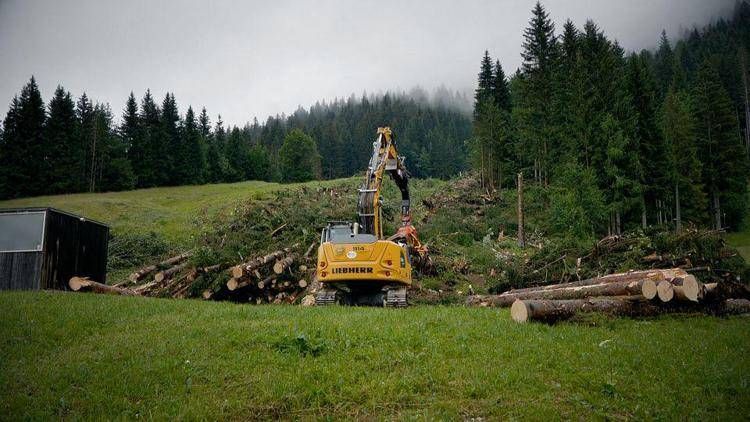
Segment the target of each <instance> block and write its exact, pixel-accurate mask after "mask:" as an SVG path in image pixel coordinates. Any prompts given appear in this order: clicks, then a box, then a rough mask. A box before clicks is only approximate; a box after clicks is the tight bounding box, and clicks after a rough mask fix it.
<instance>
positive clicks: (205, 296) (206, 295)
mask: <svg viewBox="0 0 750 422" xmlns="http://www.w3.org/2000/svg"><path fill="white" fill-rule="evenodd" d="M213 295H214V292H212V291H211V290H208V289H207V290H204V291H203V299H205V300H208V299H211V296H213Z"/></svg>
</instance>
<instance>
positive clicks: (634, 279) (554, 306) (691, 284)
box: [467, 268, 750, 322]
mask: <svg viewBox="0 0 750 422" xmlns="http://www.w3.org/2000/svg"><path fill="white" fill-rule="evenodd" d="M740 290H742V289H740ZM735 291H736V289H735ZM742 292H744V294H747V291H746V290H742ZM731 294H732V293H731V292H729V291H727V289H723V290H722V289H719V288H718V285H717V284H716V283H709V284H705V285H704V284H703V283H701V282H700V281H699V280H698V279H697V278H696V277H695V276H694V275H692V274H688V273H687V272H685V271H684V270H682V269H680V268H672V269H653V270H644V271H630V272H627V273H619V274H610V275H606V276H603V277H596V278H591V279H586V280H579V281H574V282H569V283H560V284H551V285H546V286H538V287H529V288H524V289H514V290H509V291H507V292H504V293H502V294H499V295H474V296H470V297H469V299H468V300H467V304H468V305H470V306H497V307H508V306H510V307H511V317H512V318H513V319H514V320H515V321H517V322H526V321H532V320H533V321H544V322H556V321H560V320H565V319H569V318H571V317H573V316H575V315H576V314H578V313H585V312H603V313H608V314H612V315H625V316H649V315H656V314H660V313H665V312H683V311H696V310H708V311H713V312H717V313H733V314H736V313H741V312H742V310H743V309H744V310H745V311H744V312H750V306H746V305H750V302H748V303H747V304H746V303H745V302H747V301H743V300H744V299H740V300H734V299H732V298H731V297H730V295H731ZM730 300H731V301H730Z"/></svg>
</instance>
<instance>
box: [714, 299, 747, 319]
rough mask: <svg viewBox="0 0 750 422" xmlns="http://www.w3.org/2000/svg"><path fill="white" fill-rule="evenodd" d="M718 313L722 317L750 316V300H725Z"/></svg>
mask: <svg viewBox="0 0 750 422" xmlns="http://www.w3.org/2000/svg"><path fill="white" fill-rule="evenodd" d="M719 313H720V314H722V315H740V314H750V300H747V299H727V300H725V301H723V302H722V303H721V305H720V306H719Z"/></svg>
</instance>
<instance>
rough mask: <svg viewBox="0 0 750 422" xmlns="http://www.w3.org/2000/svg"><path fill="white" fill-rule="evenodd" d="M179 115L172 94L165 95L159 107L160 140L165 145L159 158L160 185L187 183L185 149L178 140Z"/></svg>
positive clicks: (181, 141) (179, 139)
mask: <svg viewBox="0 0 750 422" xmlns="http://www.w3.org/2000/svg"><path fill="white" fill-rule="evenodd" d="M179 121H180V113H179V111H178V110H177V102H176V101H175V99H174V94H170V93H167V94H166V95H165V96H164V101H162V106H161V128H162V136H163V138H162V140H161V142H162V143H163V144H164V145H165V147H166V148H164V156H162V157H161V160H160V161H161V163H162V164H161V166H160V169H162V170H163V173H162V177H161V182H162V184H164V183H166V184H170V185H181V184H185V183H187V182H186V181H185V180H184V179H185V178H186V174H187V171H186V169H185V167H184V166H185V164H184V162H185V160H186V159H187V153H186V148H185V145H184V142H183V140H182V139H181V138H180V132H179V127H178V124H179Z"/></svg>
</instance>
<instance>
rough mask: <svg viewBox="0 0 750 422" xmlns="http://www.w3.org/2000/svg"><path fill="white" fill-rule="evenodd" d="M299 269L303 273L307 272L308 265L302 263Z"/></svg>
mask: <svg viewBox="0 0 750 422" xmlns="http://www.w3.org/2000/svg"><path fill="white" fill-rule="evenodd" d="M297 271H299V272H301V273H304V272H307V265H300V266H299V267H297Z"/></svg>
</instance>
